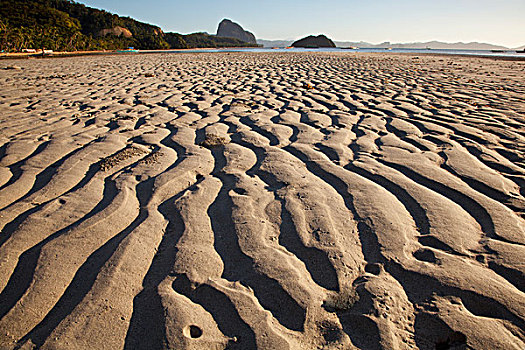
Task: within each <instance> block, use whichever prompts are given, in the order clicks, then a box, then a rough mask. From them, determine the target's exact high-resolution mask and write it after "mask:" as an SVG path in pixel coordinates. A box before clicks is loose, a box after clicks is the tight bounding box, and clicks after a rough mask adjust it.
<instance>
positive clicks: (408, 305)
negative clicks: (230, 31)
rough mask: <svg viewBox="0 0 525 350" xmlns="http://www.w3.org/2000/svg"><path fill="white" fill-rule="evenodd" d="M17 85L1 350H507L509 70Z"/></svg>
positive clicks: (513, 298) (191, 57)
mask: <svg viewBox="0 0 525 350" xmlns="http://www.w3.org/2000/svg"><path fill="white" fill-rule="evenodd" d="M16 64H17V65H18V66H20V67H21V68H22V70H17V71H5V70H2V71H0V82H1V84H2V85H1V86H2V87H1V89H0V96H1V98H0V118H1V119H0V228H1V229H2V231H1V234H0V291H1V292H0V347H2V348H9V349H11V348H12V349H18V348H23V349H29V348H31V347H32V346H35V347H37V348H43V349H119V348H124V349H256V348H257V349H319V348H323V349H347V348H360V349H413V348H420V349H449V348H465V347H469V348H473V349H523V348H525V294H524V293H525V282H524V281H525V222H524V218H525V161H524V160H525V157H524V152H525V121H524V117H525V79H524V78H523V77H524V76H525V75H524V74H523V72H524V71H525V63H524V62H506V61H497V60H492V59H482V58H460V57H454V58H452V57H438V56H436V57H433V56H423V57H413V56H403V55H395V54H392V55H379V54H377V55H374V54H370V55H366V54H360V55H356V54H353V53H345V54H308V53H305V54H285V53H283V54H260V53H253V54H243V53H238V54H237V53H236V54H232V53H225V54H219V53H214V54H180V55H161V54H155V55H140V56H104V57H76V58H63V59H53V60H23V61H17V62H16ZM146 73H151V74H153V75H154V77H151V74H147V75H146ZM312 87H313V88H312Z"/></svg>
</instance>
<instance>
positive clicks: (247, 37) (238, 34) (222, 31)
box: [217, 19, 257, 44]
mask: <svg viewBox="0 0 525 350" xmlns="http://www.w3.org/2000/svg"><path fill="white" fill-rule="evenodd" d="M217 36H218V37H227V38H235V39H239V40H241V41H244V42H247V43H252V44H257V40H256V39H255V35H253V34H252V33H250V32H248V31H246V30H244V29H243V28H242V27H241V26H240V25H239V24H237V23H235V22H232V21H230V20H229V19H223V20H222V21H221V23H219V28H217Z"/></svg>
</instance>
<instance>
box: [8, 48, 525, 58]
mask: <svg viewBox="0 0 525 350" xmlns="http://www.w3.org/2000/svg"><path fill="white" fill-rule="evenodd" d="M261 49H262V50H266V51H260V52H257V51H253V50H254V49H253V48H250V49H247V48H244V47H226V48H191V49H168V50H139V51H138V52H131V53H125V52H116V51H115V50H111V51H65V52H53V53H50V54H45V55H42V54H41V53H21V52H17V53H0V61H2V60H13V59H35V58H36V59H38V58H64V57H77V56H110V55H130V54H133V55H136V54H167V53H173V54H176V53H188V52H189V53H195V51H198V52H196V53H217V50H221V52H228V51H230V50H231V52H239V51H242V50H246V53H248V52H250V53H271V51H269V50H271V48H261ZM340 49H341V51H326V52H323V51H319V52H318V53H342V54H351V53H355V54H369V53H372V54H379V55H382V54H387V55H408V56H418V55H423V56H436V57H477V58H484V59H487V58H492V59H495V60H503V61H525V55H524V56H504V55H489V54H487V55H483V54H476V55H469V54H465V53H453V52H451V53H440V52H389V51H378V52H366V51H359V50H356V51H350V52H349V51H348V50H346V49H344V48H340ZM321 50H322V49H321ZM303 52H311V51H303ZM314 52H315V51H314ZM275 53H283V52H282V51H280V52H275ZM285 53H292V54H297V53H302V52H297V51H295V52H294V51H290V52H285Z"/></svg>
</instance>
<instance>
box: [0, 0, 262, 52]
mask: <svg viewBox="0 0 525 350" xmlns="http://www.w3.org/2000/svg"><path fill="white" fill-rule="evenodd" d="M129 46H133V47H135V48H138V49H143V50H146V49H170V48H172V49H182V48H195V47H225V46H252V45H250V44H248V43H245V42H242V41H240V40H236V39H233V38H219V37H215V36H212V35H208V34H204V33H195V34H189V35H181V34H177V33H163V32H162V30H161V28H159V27H157V26H154V25H151V24H147V23H142V22H139V21H136V20H134V19H132V18H129V17H121V16H118V15H115V14H112V13H109V12H107V11H103V10H98V9H94V8H91V7H87V6H85V5H83V4H79V3H76V2H74V1H70V0H2V1H1V2H0V50H3V51H6V52H13V51H21V50H22V49H24V48H34V49H39V48H46V49H51V50H54V51H77V50H103V49H106V50H114V49H121V48H126V47H129Z"/></svg>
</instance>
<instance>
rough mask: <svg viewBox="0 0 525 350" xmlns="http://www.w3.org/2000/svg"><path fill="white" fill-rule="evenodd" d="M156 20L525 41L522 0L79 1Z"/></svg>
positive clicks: (352, 35)
mask: <svg viewBox="0 0 525 350" xmlns="http://www.w3.org/2000/svg"><path fill="white" fill-rule="evenodd" d="M77 1H78V2H81V3H83V4H86V5H87V6H91V7H95V8H102V9H105V10H107V11H110V12H113V13H117V14H119V15H122V16H130V17H133V18H135V19H137V20H140V21H143V22H147V23H151V24H156V25H158V26H160V27H161V28H162V29H163V30H164V31H165V32H170V31H173V32H178V33H183V34H186V33H192V32H197V31H205V32H209V33H212V34H213V33H215V32H216V30H217V25H218V23H219V22H220V21H221V20H222V19H223V18H229V19H231V20H233V21H234V22H237V23H239V24H241V25H242V26H243V27H244V29H246V30H249V31H251V32H252V33H254V34H255V36H256V37H257V38H258V39H297V38H300V37H303V36H305V35H309V34H320V33H323V34H326V35H327V36H328V37H330V38H331V39H333V40H339V41H367V42H371V43H380V42H384V41H390V42H392V43H394V42H415V41H431V40H439V41H445V42H458V41H463V42H471V41H478V42H487V43H492V44H500V45H504V46H507V47H517V46H521V45H525V17H524V15H525V0H368V1H366V0H365V1H364V0H347V1H344V0H302V1H301V0H264V1H263V0H261V1H242V0H219V1H212V0H146V1H144V0H126V1H123V0H77Z"/></svg>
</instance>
